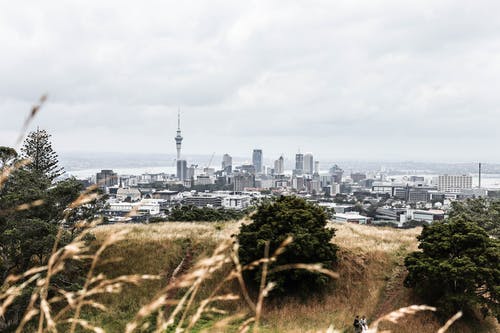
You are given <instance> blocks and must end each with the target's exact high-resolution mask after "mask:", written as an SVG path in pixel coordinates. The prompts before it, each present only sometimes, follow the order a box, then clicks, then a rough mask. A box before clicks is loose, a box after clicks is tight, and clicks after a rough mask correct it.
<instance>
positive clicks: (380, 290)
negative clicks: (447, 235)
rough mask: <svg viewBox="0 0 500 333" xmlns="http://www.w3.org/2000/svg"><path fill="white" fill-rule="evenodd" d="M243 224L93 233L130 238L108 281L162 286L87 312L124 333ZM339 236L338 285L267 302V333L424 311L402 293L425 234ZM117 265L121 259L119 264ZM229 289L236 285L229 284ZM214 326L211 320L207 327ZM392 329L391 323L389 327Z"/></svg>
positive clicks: (465, 328)
mask: <svg viewBox="0 0 500 333" xmlns="http://www.w3.org/2000/svg"><path fill="white" fill-rule="evenodd" d="M238 225H239V223H238V222H228V223H223V224H221V223H178V222H169V223H161V224H154V225H112V226H101V227H97V228H95V229H94V230H93V231H92V233H93V234H94V235H95V236H96V245H97V244H99V243H100V242H102V241H103V239H105V237H107V236H108V235H110V234H113V233H116V232H118V231H121V230H127V231H129V233H128V235H127V239H126V240H124V241H121V242H119V243H117V244H115V245H113V246H112V247H110V248H109V249H108V250H106V252H105V253H104V261H103V262H102V263H101V264H100V266H99V267H98V270H99V271H100V272H103V273H105V274H106V275H107V276H109V277H113V276H119V275H122V274H134V273H140V274H158V275H161V276H162V279H161V280H158V281H148V282H146V283H143V284H141V285H140V286H138V287H135V286H133V287H128V288H126V289H125V290H124V291H123V292H122V293H121V294H120V295H118V296H109V295H108V296H105V297H103V298H102V299H101V300H102V301H103V302H104V303H105V304H107V305H108V307H109V309H110V311H108V312H100V311H99V312H98V311H93V312H86V313H84V317H85V318H87V319H89V320H92V321H93V322H98V323H100V325H101V326H102V327H103V328H104V329H105V330H106V331H107V332H122V331H123V329H124V326H125V324H126V323H127V322H128V321H129V320H130V319H131V318H132V317H133V316H134V314H135V313H136V312H137V311H138V310H139V309H140V307H141V305H144V304H146V303H147V302H148V301H150V300H151V299H152V298H153V297H154V295H155V294H156V292H157V291H158V290H159V289H161V288H162V287H164V286H165V285H166V284H167V281H168V279H169V278H170V276H171V274H172V271H173V270H174V269H175V267H176V266H177V265H178V264H179V263H180V262H181V260H182V259H183V258H184V257H185V256H186V253H189V256H190V258H191V257H192V258H191V260H190V262H195V261H196V260H197V259H199V258H202V257H206V256H209V255H210V253H211V251H213V249H214V248H215V247H216V246H217V245H218V244H219V243H221V242H223V241H224V240H227V239H229V238H230V237H231V235H232V234H234V233H236V232H237V230H238ZM332 226H333V227H335V228H336V229H337V236H336V237H335V239H334V242H335V243H337V244H338V245H339V246H340V249H341V250H340V253H339V257H340V262H339V264H338V266H337V267H333V270H335V271H337V272H338V273H339V274H340V278H339V279H338V280H337V281H335V282H334V283H332V286H331V288H330V291H329V292H328V293H326V295H324V296H323V297H317V296H311V298H310V299H307V300H296V299H281V300H279V301H274V302H271V303H266V304H265V307H264V311H263V321H262V324H261V327H262V331H264V332H306V331H318V330H323V331H324V330H325V329H326V328H327V327H328V326H330V325H333V326H334V327H335V328H336V329H341V330H346V332H350V326H351V323H352V319H353V316H354V315H356V314H360V315H366V316H367V317H368V319H369V321H370V320H373V319H375V318H378V317H380V316H381V315H383V314H386V313H388V312H391V311H392V310H395V309H398V308H400V307H403V306H407V305H411V304H419V303H420V302H419V300H418V299H415V297H414V296H413V295H412V294H411V292H410V291H409V290H407V289H406V288H404V287H403V286H402V281H403V279H404V277H405V269H404V266H403V265H402V262H403V258H404V256H405V255H406V254H407V253H408V252H409V251H414V250H416V249H417V245H418V244H417V241H416V238H415V237H416V236H417V235H418V234H419V233H420V231H421V230H420V229H412V230H395V229H391V228H376V227H369V226H361V225H355V224H345V225H339V224H335V225H332ZM116 258H121V260H120V261H116ZM216 282H217V281H212V282H210V281H209V283H207V284H205V285H204V287H203V288H204V289H205V290H202V291H201V295H202V296H203V295H207V294H208V293H209V292H210V289H211V288H213V286H214V285H215V283H216ZM226 288H228V289H229V290H231V289H234V292H235V293H238V290H237V288H236V286H232V285H228V286H227V287H226ZM243 307H244V304H243V303H236V304H233V305H232V306H230V307H228V308H226V309H228V310H229V311H231V312H234V313H236V312H238V311H239V310H240V309H242V308H243ZM203 322H204V323H205V324H206V326H210V324H211V322H210V320H208V319H207V320H205V321H202V323H203ZM391 325H392V324H391ZM439 327H440V323H439V322H438V321H437V320H436V318H435V316H434V315H433V314H432V313H426V312H423V313H420V314H417V315H415V316H409V317H406V318H405V319H404V320H402V321H401V324H400V325H398V327H397V328H396V327H395V326H394V325H392V326H390V325H388V324H385V326H381V328H390V329H393V330H394V332H411V333H415V332H436V331H437V329H438V328H439ZM498 328H499V327H498V326H497V325H495V324H494V323H493V321H485V322H476V323H470V322H469V323H467V324H464V323H460V322H459V323H457V324H455V325H454V326H453V327H452V328H451V329H450V330H449V332H457V333H469V332H470V333H472V332H497V331H499V330H498Z"/></svg>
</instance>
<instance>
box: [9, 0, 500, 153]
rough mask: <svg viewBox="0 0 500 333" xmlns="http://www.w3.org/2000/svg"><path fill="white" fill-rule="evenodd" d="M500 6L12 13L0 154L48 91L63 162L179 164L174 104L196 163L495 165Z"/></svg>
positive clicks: (111, 8) (169, 7)
mask: <svg viewBox="0 0 500 333" xmlns="http://www.w3.org/2000/svg"><path fill="white" fill-rule="evenodd" d="M499 9H500V3H497V2H495V1H492V0H491V1H483V2H470V1H465V0H462V1H451V0H447V1H439V2H436V1H431V0H429V1H405V2H401V1H392V0H384V1H378V2H376V3H375V2H373V1H361V0H359V1H335V2H332V1H276V2H274V1H273V2H270V1H247V2H234V1H210V2H206V3H203V2H201V3H200V2H195V1H186V2H182V3H179V2H174V1H147V2H142V3H140V4H139V3H137V2H132V1H106V2H105V3H103V2H101V1H77V2H71V3H70V2H63V3H61V2H59V1H44V2H35V1H28V2H6V1H2V2H0V43H1V44H2V45H3V47H2V58H1V59H2V61H0V72H1V73H2V75H1V77H0V119H1V121H0V139H1V140H2V143H1V144H12V143H13V142H14V141H15V137H16V131H17V130H18V128H20V124H21V123H22V121H23V119H24V117H25V114H26V112H28V110H29V107H30V106H31V104H32V103H33V102H34V101H36V100H37V98H38V97H39V95H41V94H42V93H45V92H48V93H49V102H48V103H47V105H46V107H45V108H44V109H43V111H42V112H41V113H40V114H39V117H38V118H37V122H36V123H34V124H33V125H37V124H39V125H40V126H44V127H46V128H47V129H48V130H49V131H50V132H51V133H52V134H53V140H54V144H55V147H56V148H57V149H60V150H64V151H81V150H86V151H131V152H134V151H136V152H151V153H153V152H165V153H166V152H172V151H174V148H175V147H174V141H173V136H174V135H175V129H176V121H175V115H176V111H177V108H178V107H180V108H181V110H182V123H183V125H182V127H183V128H182V129H183V135H184V137H185V141H184V146H183V149H185V151H187V152H191V153H193V154H196V153H207V154H210V153H211V152H213V151H216V152H217V153H219V154H222V153H225V152H230V153H232V154H234V155H237V156H245V155H250V154H251V149H253V148H254V147H256V146H258V147H260V148H262V149H264V152H265V154H266V155H267V156H273V155H276V156H278V155H279V154H281V153H282V152H284V153H286V154H289V155H292V154H293V153H294V152H295V151H296V150H297V149H298V148H299V147H300V148H301V149H302V150H304V151H305V150H307V151H313V152H314V153H315V155H317V156H325V158H339V159H341V158H344V157H345V158H356V156H359V159H363V160H366V159H383V157H384V156H391V157H393V158H394V159H415V160H416V159H425V160H428V159H429V158H431V159H436V160H441V161H447V160H461V161H469V160H474V159H486V160H490V161H500V159H499V158H498V157H496V156H492V155H491V149H489V148H492V147H494V146H496V145H498V144H499V143H500V133H499V132H498V131H496V130H495V124H496V123H498V122H499V121H500V112H498V111H499V110H498V105H500V103H499V102H500V97H499V96H498V93H497V91H496V87H498V85H499V83H500V82H499V81H500V62H499V61H498V57H497V54H498V52H499V51H500V32H499V31H500V29H499V28H500V22H499V21H498V20H497V18H496V13H497V12H498V10H499ZM457 143H459V144H457ZM436 146H439V149H438V150H437V149H436ZM477 147H482V148H481V149H478V148H477ZM356 154H358V155H356Z"/></svg>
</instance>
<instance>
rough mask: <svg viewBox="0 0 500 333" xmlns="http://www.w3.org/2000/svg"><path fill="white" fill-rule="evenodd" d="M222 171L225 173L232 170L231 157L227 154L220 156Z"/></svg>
mask: <svg viewBox="0 0 500 333" xmlns="http://www.w3.org/2000/svg"><path fill="white" fill-rule="evenodd" d="M222 171H224V172H225V173H227V174H230V173H231V172H233V158H232V157H231V155H229V154H224V156H222Z"/></svg>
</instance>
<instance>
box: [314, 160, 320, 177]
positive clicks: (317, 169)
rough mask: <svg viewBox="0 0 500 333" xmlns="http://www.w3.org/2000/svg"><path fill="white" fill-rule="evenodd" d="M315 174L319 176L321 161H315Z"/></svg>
mask: <svg viewBox="0 0 500 333" xmlns="http://www.w3.org/2000/svg"><path fill="white" fill-rule="evenodd" d="M314 174H315V175H319V161H314Z"/></svg>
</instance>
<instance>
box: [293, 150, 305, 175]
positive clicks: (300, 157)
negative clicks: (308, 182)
mask: <svg viewBox="0 0 500 333" xmlns="http://www.w3.org/2000/svg"><path fill="white" fill-rule="evenodd" d="M294 172H295V174H297V175H301V174H303V173H304V154H301V153H298V154H296V155H295V170H294Z"/></svg>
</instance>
